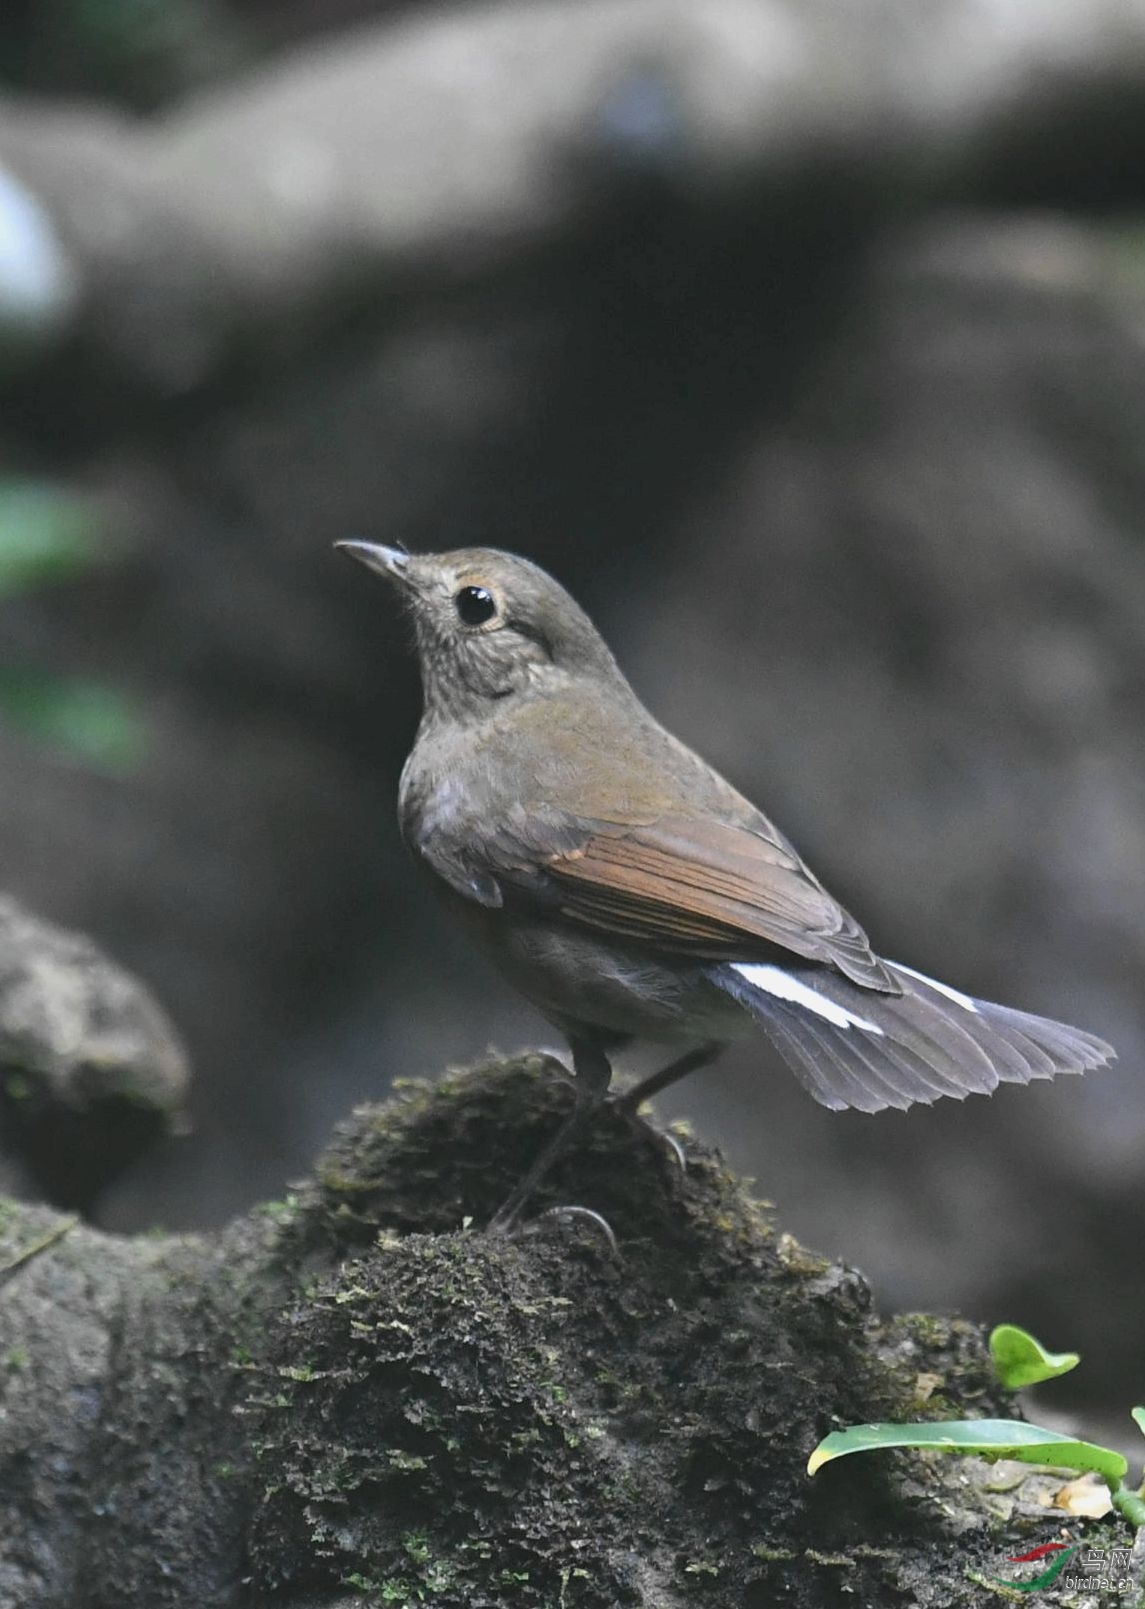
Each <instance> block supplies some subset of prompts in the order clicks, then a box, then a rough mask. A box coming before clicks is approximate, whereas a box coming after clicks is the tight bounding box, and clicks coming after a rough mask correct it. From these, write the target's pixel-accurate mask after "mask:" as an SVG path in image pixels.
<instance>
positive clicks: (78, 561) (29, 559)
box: [0, 479, 107, 596]
mask: <svg viewBox="0 0 1145 1609" xmlns="http://www.w3.org/2000/svg"><path fill="white" fill-rule="evenodd" d="M100 523H101V522H100V519H99V516H98V515H97V513H96V511H95V509H94V507H93V506H92V504H90V503H89V502H87V501H86V500H85V499H84V498H82V497H77V496H75V495H74V494H73V493H71V492H67V491H64V490H62V489H61V488H59V487H57V486H52V485H48V484H41V483H40V482H38V481H24V480H12V479H9V480H0V596H3V595H5V594H10V593H14V592H23V591H26V590H27V589H28V588H30V587H38V586H42V585H43V584H44V583H45V582H49V581H58V580H61V579H63V578H65V577H67V576H71V575H75V574H77V573H78V572H80V571H83V570H86V569H88V568H89V567H90V566H91V565H93V564H98V563H99V562H100V561H101V560H103V559H104V558H106V557H107V546H106V544H105V542H104V540H103V532H102V531H101V529H100Z"/></svg>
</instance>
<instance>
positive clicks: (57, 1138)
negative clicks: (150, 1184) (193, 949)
mask: <svg viewBox="0 0 1145 1609" xmlns="http://www.w3.org/2000/svg"><path fill="white" fill-rule="evenodd" d="M189 1080H190V1069H189V1067H188V1063H187V1058H186V1055H185V1053H184V1051H183V1047H182V1045H181V1044H180V1042H179V1039H178V1037H177V1035H176V1033H175V1030H174V1028H173V1027H172V1025H171V1023H170V1022H169V1021H168V1019H167V1017H166V1015H165V1013H164V1012H163V1010H162V1008H161V1007H160V1006H159V1005H158V1004H157V1003H156V1001H155V1000H154V999H153V998H152V996H151V995H150V994H149V993H148V992H147V990H146V988H145V987H144V986H143V985H142V984H141V983H139V982H138V981H137V980H136V979H135V978H133V977H132V976H131V975H130V974H129V973H127V972H125V971H124V970H123V968H122V967H119V966H117V965H116V964H115V963H114V962H113V961H110V960H109V959H108V958H107V957H106V956H105V955H104V954H103V953H102V952H101V951H100V950H99V949H98V948H97V947H96V945H94V944H93V943H92V942H91V940H90V939H88V938H85V937H84V936H83V935H82V934H79V933H70V932H67V931H66V930H64V929H62V928H58V927H54V926H52V925H51V924H50V923H48V922H43V921H41V920H39V918H37V917H35V916H32V915H30V914H29V913H28V912H27V911H25V910H24V909H23V907H22V906H20V905H18V904H17V903H16V901H15V900H13V899H10V898H8V897H6V896H0V1147H2V1148H3V1150H4V1151H5V1152H6V1153H7V1155H8V1156H9V1158H11V1159H14V1160H15V1162H16V1164H17V1166H18V1167H19V1168H21V1169H22V1170H23V1172H24V1173H25V1174H26V1175H27V1182H28V1184H29V1185H30V1187H31V1188H32V1190H33V1191H34V1192H35V1193H37V1194H42V1195H44V1196H46V1197H47V1198H48V1200H50V1201H52V1202H55V1203H56V1204H57V1205H58V1206H65V1207H79V1208H81V1209H84V1210H86V1209H87V1208H88V1207H90V1206H91V1204H92V1202H93V1200H94V1199H95V1197H96V1196H97V1195H98V1193H99V1191H100V1190H101V1189H102V1188H103V1187H104V1186H105V1185H106V1184H107V1183H108V1182H109V1181H110V1180H111V1179H113V1178H114V1177H115V1176H116V1175H117V1174H118V1173H119V1172H120V1170H121V1169H122V1168H123V1167H125V1166H126V1165H127V1163H128V1162H130V1161H131V1160H132V1159H133V1158H134V1157H136V1156H137V1155H139V1153H140V1152H142V1151H143V1150H145V1149H146V1148H147V1147H148V1146H149V1145H151V1144H153V1143H154V1142H155V1141H156V1140H157V1139H159V1138H161V1137H162V1136H163V1135H164V1134H167V1133H170V1132H173V1131H174V1132H178V1131H179V1130H181V1129H182V1128H184V1127H185V1125H186V1121H187V1120H186V1115H185V1105H186V1100H187V1092H188V1084H189Z"/></svg>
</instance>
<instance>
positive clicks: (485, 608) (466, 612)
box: [453, 587, 497, 626]
mask: <svg viewBox="0 0 1145 1609" xmlns="http://www.w3.org/2000/svg"><path fill="white" fill-rule="evenodd" d="M453 602H454V604H455V606H456V608H457V613H458V614H459V615H460V616H461V620H462V623H463V624H464V625H466V626H484V625H485V624H486V623H487V622H488V621H490V620H492V618H493V616H494V615H495V614H496V613H497V601H496V599H495V598H494V596H493V594H492V593H491V592H490V591H489V588H488V587H462V589H461V591H460V592H458V593H456V594H455V595H454V599H453Z"/></svg>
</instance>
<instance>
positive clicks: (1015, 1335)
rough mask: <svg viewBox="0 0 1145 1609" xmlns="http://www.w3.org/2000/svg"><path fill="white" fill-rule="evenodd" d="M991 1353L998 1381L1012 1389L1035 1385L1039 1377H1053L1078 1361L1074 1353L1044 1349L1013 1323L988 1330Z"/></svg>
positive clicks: (1075, 1365) (1053, 1378) (1038, 1342)
mask: <svg viewBox="0 0 1145 1609" xmlns="http://www.w3.org/2000/svg"><path fill="white" fill-rule="evenodd" d="M990 1356H991V1357H992V1358H993V1359H994V1367H995V1369H996V1370H997V1371H998V1378H999V1380H1001V1382H1002V1384H1003V1385H1004V1386H1007V1387H1008V1388H1009V1389H1010V1390H1011V1391H1017V1390H1019V1389H1020V1388H1021V1387H1022V1386H1035V1385H1037V1383H1038V1381H1039V1380H1056V1379H1057V1377H1058V1375H1059V1374H1068V1373H1069V1371H1070V1370H1071V1369H1076V1368H1077V1366H1078V1364H1079V1363H1080V1362H1081V1359H1080V1358H1079V1357H1078V1355H1077V1353H1076V1352H1047V1351H1046V1349H1045V1347H1044V1346H1043V1345H1042V1343H1041V1342H1040V1341H1036V1340H1035V1339H1034V1337H1033V1336H1032V1335H1031V1334H1030V1332H1029V1331H1028V1330H1020V1329H1019V1328H1018V1326H1017V1325H1016V1324H999V1325H998V1326H997V1327H996V1328H995V1329H993V1330H991V1332H990Z"/></svg>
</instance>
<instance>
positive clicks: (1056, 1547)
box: [989, 1542, 1078, 1592]
mask: <svg viewBox="0 0 1145 1609" xmlns="http://www.w3.org/2000/svg"><path fill="white" fill-rule="evenodd" d="M1077 1550H1078V1543H1076V1542H1075V1543H1074V1544H1073V1546H1072V1547H1067V1546H1066V1544H1065V1543H1064V1542H1043V1543H1042V1545H1041V1547H1040V1548H1031V1549H1030V1551H1029V1552H1028V1553H1015V1554H1012V1555H1011V1556H1010V1558H1009V1559H1008V1560H1007V1561H1006V1562H1007V1563H1008V1564H1032V1563H1033V1562H1034V1560H1035V1559H1049V1560H1050V1561H1051V1563H1050V1565H1049V1568H1048V1569H1046V1570H1043V1571H1042V1573H1041V1575H1036V1576H1034V1578H1033V1580H1032V1581H1018V1580H1016V1579H1015V1578H1014V1577H1013V1576H1000V1575H992V1576H990V1577H989V1579H990V1580H991V1581H996V1582H997V1583H998V1585H999V1586H1000V1587H1010V1588H1011V1589H1012V1590H1013V1591H1014V1592H1037V1591H1038V1590H1039V1589H1040V1588H1042V1587H1048V1586H1052V1584H1053V1583H1054V1582H1055V1581H1056V1580H1057V1578H1058V1576H1059V1575H1061V1573H1062V1570H1063V1569H1064V1568H1065V1565H1066V1561H1067V1560H1068V1559H1070V1558H1072V1556H1073V1555H1074V1554H1075V1553H1076V1552H1077Z"/></svg>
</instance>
